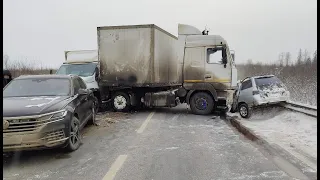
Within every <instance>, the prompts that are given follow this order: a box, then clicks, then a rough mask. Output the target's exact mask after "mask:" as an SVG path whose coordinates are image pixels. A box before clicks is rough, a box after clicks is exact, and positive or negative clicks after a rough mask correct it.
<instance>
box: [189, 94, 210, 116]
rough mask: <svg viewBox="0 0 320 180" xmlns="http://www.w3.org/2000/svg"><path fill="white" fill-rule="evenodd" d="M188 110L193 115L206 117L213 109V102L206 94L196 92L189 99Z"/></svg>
mask: <svg viewBox="0 0 320 180" xmlns="http://www.w3.org/2000/svg"><path fill="white" fill-rule="evenodd" d="M190 108H191V111H192V113H193V114H197V115H208V114H211V113H212V111H213V109H214V100H213V98H212V97H211V96H210V95H209V94H208V93H205V92H197V93H195V94H193V95H192V97H191V99H190Z"/></svg>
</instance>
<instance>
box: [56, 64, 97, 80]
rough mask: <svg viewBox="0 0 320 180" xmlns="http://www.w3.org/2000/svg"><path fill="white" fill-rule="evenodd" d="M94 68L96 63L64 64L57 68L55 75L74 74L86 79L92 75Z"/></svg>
mask: <svg viewBox="0 0 320 180" xmlns="http://www.w3.org/2000/svg"><path fill="white" fill-rule="evenodd" d="M96 66H97V64H96V63H86V64H64V65H62V66H61V67H60V68H59V70H58V71H57V73H56V74H66V75H68V74H74V75H78V76H82V77H87V76H92V75H93V73H94V72H95V68H96Z"/></svg>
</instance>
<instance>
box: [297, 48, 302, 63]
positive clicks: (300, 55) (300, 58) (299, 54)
mask: <svg viewBox="0 0 320 180" xmlns="http://www.w3.org/2000/svg"><path fill="white" fill-rule="evenodd" d="M297 64H298V65H301V64H302V49H300V50H299V53H298V58H297Z"/></svg>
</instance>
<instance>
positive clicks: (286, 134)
mask: <svg viewBox="0 0 320 180" xmlns="http://www.w3.org/2000/svg"><path fill="white" fill-rule="evenodd" d="M237 115H238V117H240V115H239V114H237ZM240 119H241V120H240V121H241V123H242V124H243V125H245V126H246V127H248V128H249V129H251V130H253V131H254V132H255V133H256V134H258V135H260V136H262V138H266V140H267V141H268V142H269V143H270V144H272V143H275V144H277V145H278V146H280V147H282V148H284V149H285V150H287V151H288V152H289V153H291V154H292V155H294V156H295V157H297V158H298V159H300V160H301V161H303V162H305V163H306V164H307V165H309V166H310V167H311V168H312V169H314V170H316V168H317V163H316V159H317V119H316V118H313V117H310V116H307V115H304V114H301V113H297V112H291V111H286V110H280V109H277V108H273V109H271V108H270V109H265V110H259V111H258V112H256V113H255V114H253V115H252V116H251V118H250V119H243V118H240Z"/></svg>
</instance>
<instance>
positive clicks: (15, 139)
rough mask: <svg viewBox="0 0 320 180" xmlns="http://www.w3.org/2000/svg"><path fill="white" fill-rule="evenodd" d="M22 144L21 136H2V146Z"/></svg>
mask: <svg viewBox="0 0 320 180" xmlns="http://www.w3.org/2000/svg"><path fill="white" fill-rule="evenodd" d="M21 143H22V135H15V136H3V144H4V145H17V144H21Z"/></svg>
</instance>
